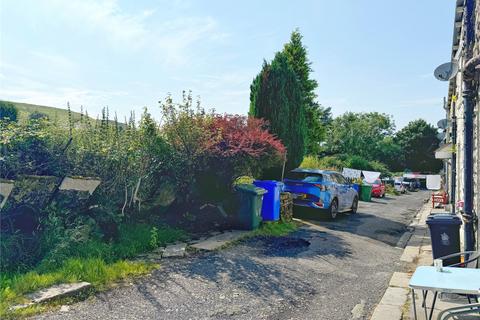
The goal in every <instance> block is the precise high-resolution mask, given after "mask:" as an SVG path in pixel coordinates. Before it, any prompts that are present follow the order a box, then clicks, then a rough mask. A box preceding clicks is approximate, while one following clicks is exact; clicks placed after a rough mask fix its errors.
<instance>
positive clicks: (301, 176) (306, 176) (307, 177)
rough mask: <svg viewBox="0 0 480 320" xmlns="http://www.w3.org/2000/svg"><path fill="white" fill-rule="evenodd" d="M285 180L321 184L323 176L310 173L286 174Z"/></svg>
mask: <svg viewBox="0 0 480 320" xmlns="http://www.w3.org/2000/svg"><path fill="white" fill-rule="evenodd" d="M287 179H291V180H300V181H303V182H322V181H323V176H322V175H321V174H318V173H311V172H290V173H288V174H287Z"/></svg>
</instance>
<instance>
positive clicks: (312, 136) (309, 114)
mask: <svg viewBox="0 0 480 320" xmlns="http://www.w3.org/2000/svg"><path fill="white" fill-rule="evenodd" d="M302 38H303V37H302V35H301V34H300V31H299V30H298V29H296V30H294V31H293V32H292V34H291V36H290V42H288V43H286V44H285V46H284V48H283V52H284V53H285V55H286V56H287V59H288V62H289V63H290V65H291V66H292V68H293V71H295V73H296V74H297V77H298V79H299V81H300V84H301V87H302V93H303V107H304V109H305V118H306V123H307V136H306V152H307V154H318V153H319V152H320V143H321V142H322V141H324V140H325V135H326V125H327V124H328V122H329V121H330V120H331V114H330V108H324V107H322V106H321V105H320V104H318V103H317V102H316V101H315V99H316V97H317V95H316V94H315V89H316V88H317V87H318V83H317V81H316V80H315V79H311V77H310V73H311V72H312V68H311V65H312V63H311V62H310V61H309V60H308V57H307V48H306V47H305V46H304V45H303V43H302Z"/></svg>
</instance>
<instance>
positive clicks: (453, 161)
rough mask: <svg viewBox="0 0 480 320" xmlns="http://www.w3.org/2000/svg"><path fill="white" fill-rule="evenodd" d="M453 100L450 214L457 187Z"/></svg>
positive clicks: (454, 204) (455, 127)
mask: <svg viewBox="0 0 480 320" xmlns="http://www.w3.org/2000/svg"><path fill="white" fill-rule="evenodd" d="M455 106H456V103H455V101H453V102H452V108H453V116H452V147H453V148H455V149H454V150H453V151H452V181H451V184H452V188H451V193H450V197H451V203H452V214H455V210H456V208H455V207H456V203H457V201H456V199H455V197H456V191H457V190H456V189H457V148H456V145H457V116H456V115H455Z"/></svg>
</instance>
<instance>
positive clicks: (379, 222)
mask: <svg viewBox="0 0 480 320" xmlns="http://www.w3.org/2000/svg"><path fill="white" fill-rule="evenodd" d="M370 204H374V205H378V204H381V205H382V206H381V208H384V209H385V210H391V209H390V208H388V207H384V206H383V205H385V204H388V203H385V202H370ZM298 209H300V210H298ZM298 209H297V210H296V211H295V217H299V218H300V219H302V220H305V221H308V222H310V223H312V224H316V225H319V226H322V227H324V228H328V229H330V230H337V231H343V232H349V233H352V234H355V235H359V236H363V237H368V238H371V239H374V240H378V241H381V242H384V243H386V244H388V245H391V246H395V245H396V244H397V242H398V240H399V239H400V237H401V236H402V234H403V233H404V232H405V231H406V230H407V224H406V223H405V222H399V221H395V220H393V219H394V218H395V217H391V219H389V218H390V217H388V215H382V214H381V213H380V214H379V213H377V214H372V213H369V212H366V209H359V210H360V211H359V212H357V213H356V214H351V213H343V214H339V215H338V216H337V218H336V219H335V220H331V219H330V218H329V217H328V215H325V214H318V213H315V212H314V210H313V209H312V210H305V208H298ZM407 213H408V214H411V212H409V211H408V210H406V211H405V212H403V213H400V212H399V213H398V217H401V216H402V215H405V214H407ZM398 217H397V218H398Z"/></svg>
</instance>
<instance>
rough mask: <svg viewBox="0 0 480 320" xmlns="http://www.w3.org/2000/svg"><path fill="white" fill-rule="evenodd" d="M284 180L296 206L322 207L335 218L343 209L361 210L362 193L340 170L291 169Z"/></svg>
mask: <svg viewBox="0 0 480 320" xmlns="http://www.w3.org/2000/svg"><path fill="white" fill-rule="evenodd" d="M283 182H284V184H285V188H284V191H286V192H290V193H292V195H293V199H294V200H293V204H294V205H296V206H302V207H309V208H314V209H321V210H323V211H326V212H327V213H328V214H329V216H330V218H331V219H335V218H336V217H337V214H338V213H339V212H343V211H351V212H352V213H356V212H357V208H358V193H357V191H355V189H353V188H352V185H351V184H350V183H348V181H347V179H345V177H344V176H343V175H342V174H340V173H338V172H335V171H328V170H318V169H301V168H298V169H295V170H292V171H291V172H289V173H288V174H287V177H286V178H285V179H284V181H283Z"/></svg>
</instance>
